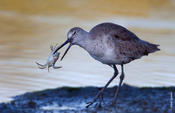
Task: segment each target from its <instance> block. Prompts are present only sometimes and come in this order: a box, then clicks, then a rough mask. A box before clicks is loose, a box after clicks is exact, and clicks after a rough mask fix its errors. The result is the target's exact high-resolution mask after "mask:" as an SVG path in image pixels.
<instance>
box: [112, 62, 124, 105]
mask: <svg viewBox="0 0 175 113" xmlns="http://www.w3.org/2000/svg"><path fill="white" fill-rule="evenodd" d="M121 71H122V73H121V75H120V82H119V86H118V88H117V90H116V92H115V95H114V99H113V103H112V105H115V104H116V101H117V97H118V93H119V90H120V87H121V85H122V82H123V79H124V69H123V64H122V65H121Z"/></svg>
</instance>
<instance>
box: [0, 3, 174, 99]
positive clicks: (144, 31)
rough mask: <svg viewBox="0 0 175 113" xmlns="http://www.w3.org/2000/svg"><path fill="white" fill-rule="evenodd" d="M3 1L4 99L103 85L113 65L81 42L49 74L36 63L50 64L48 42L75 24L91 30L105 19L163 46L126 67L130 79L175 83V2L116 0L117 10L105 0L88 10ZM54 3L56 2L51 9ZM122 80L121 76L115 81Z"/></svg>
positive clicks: (0, 63) (0, 56)
mask: <svg viewBox="0 0 175 113" xmlns="http://www.w3.org/2000/svg"><path fill="white" fill-rule="evenodd" d="M0 2H1V3H0V4H1V5H0V6H1V8H0V51H1V53H0V70H1V71H0V89H1V90H0V94H1V97H0V101H7V100H9V99H10V98H9V97H10V96H14V95H17V94H21V93H24V92H27V91H35V90H41V89H45V88H55V87H61V86H91V85H93V86H104V84H105V83H106V81H108V80H109V78H110V77H111V76H112V74H113V69H112V68H110V67H109V66H105V65H102V64H101V63H99V62H98V61H95V60H94V59H92V58H91V57H90V56H89V55H88V53H87V52H86V51H84V50H82V49H81V48H79V47H77V46H74V47H72V48H71V50H70V51H69V53H68V54H67V55H66V57H65V59H64V60H63V61H62V62H58V63H59V64H58V65H62V66H63V68H61V69H59V70H53V69H51V70H50V73H48V72H47V70H40V69H38V68H37V66H36V64H35V61H38V62H40V63H45V60H46V59H47V57H48V54H49V53H50V48H49V46H50V45H53V44H56V43H58V44H61V43H62V42H64V41H65V40H66V34H67V31H68V30H69V29H70V28H72V27H74V26H79V27H82V28H84V29H85V30H87V31H88V30H90V29H91V28H92V27H93V26H94V25H96V24H98V23H101V22H104V21H110V22H114V23H118V24H121V25H123V26H125V27H128V28H129V29H130V30H132V31H134V32H135V33H136V34H137V35H138V36H139V37H141V38H142V39H144V40H147V41H150V42H153V43H157V44H160V45H161V46H160V49H161V51H160V52H157V53H155V54H151V55H149V57H143V58H142V59H141V60H137V61H134V62H132V63H130V64H128V65H126V69H125V70H126V78H125V80H124V82H125V83H127V84H130V85H134V86H138V87H143V86H148V87H150V86H151V87H152V86H153V87H156V86H174V85H175V84H174V83H175V79H174V77H175V75H174V74H175V70H174V64H175V45H174V44H175V38H174V37H175V27H174V20H175V15H173V14H174V13H173V12H172V11H171V10H170V9H174V8H175V5H174V4H173V3H172V4H170V1H168V0H167V1H166V3H164V4H162V2H160V3H159V2H158V3H157V2H155V1H154V2H153V1H152V2H151V3H149V2H148V1H147V0H145V1H144V2H142V3H140V2H138V1H137V0H135V2H133V3H132V4H133V5H129V4H131V3H130V2H129V0H124V1H123V0H117V1H115V2H117V5H118V7H117V8H114V7H115V5H113V4H114V3H113V2H114V1H113V2H111V1H109V2H107V1H103V2H101V3H102V4H101V5H100V4H98V2H99V1H98V2H97V3H94V5H90V6H89V7H87V9H83V10H81V9H82V8H84V7H85V5H86V2H87V1H76V2H74V1H72V0H69V1H59V3H57V2H58V1H57V0H55V1H52V2H49V1H48V3H45V2H42V4H40V3H41V2H39V1H36V2H35V3H32V2H30V1H27V2H25V3H24V2H23V1H22V0H17V1H15V4H14V3H12V1H11V2H8V1H6V0H1V1H0ZM88 2H93V1H92V0H88ZM128 2H129V3H128ZM164 2H165V1H164ZM17 3H19V4H20V3H22V4H23V3H24V5H22V6H19V5H18V4H17ZM137 3H140V4H137ZM51 4H52V5H53V4H55V5H54V6H53V7H51V6H52V5H51ZM63 4H64V5H63ZM126 4H127V5H126ZM134 4H135V5H134ZM150 4H151V5H150ZM35 5H36V6H35ZM45 5H46V6H45ZM47 5H48V6H47ZM111 5H112V6H111ZM29 6H32V7H33V9H32V8H31V7H29ZM39 6H40V7H39ZM119 6H120V7H121V6H122V7H124V8H123V9H122V8H120V7H119ZM168 6H169V7H168ZM110 7H113V8H110ZM21 9H23V10H21ZM124 9H125V10H124ZM94 10H95V11H94ZM159 10H163V11H162V12H159ZM165 11H167V12H166V13H165ZM65 48H66V47H65ZM65 48H64V49H65ZM64 49H63V50H61V53H63V51H64ZM80 53H81V54H80ZM119 68H120V67H119ZM117 83H118V79H116V80H114V82H113V83H112V84H111V85H116V84H117Z"/></svg>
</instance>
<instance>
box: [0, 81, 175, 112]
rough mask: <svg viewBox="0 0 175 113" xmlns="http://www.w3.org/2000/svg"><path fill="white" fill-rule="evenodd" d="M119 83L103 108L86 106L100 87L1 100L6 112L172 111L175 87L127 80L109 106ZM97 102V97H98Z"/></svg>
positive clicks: (26, 94) (45, 92)
mask: <svg viewBox="0 0 175 113" xmlns="http://www.w3.org/2000/svg"><path fill="white" fill-rule="evenodd" d="M116 88H117V86H114V87H112V88H107V89H106V90H105V92H104V96H103V97H104V102H103V103H102V106H101V108H97V107H96V104H94V105H93V106H91V107H90V108H86V105H87V104H86V103H87V102H89V101H92V99H93V98H94V97H95V95H96V93H97V92H98V91H99V89H100V88H97V87H78V88H74V87H62V88H56V89H47V90H42V91H37V92H30V93H25V94H22V95H19V96H16V97H14V100H13V101H11V102H9V103H1V104H0V109H1V111H4V112H11V111H13V112H16V113H20V112H49V113H50V112H55V111H56V112H84V113H89V112H97V111H98V113H99V112H100V113H105V112H113V113H116V112H117V113H148V112H150V113H155V112H157V113H162V112H171V110H172V109H175V108H172V107H173V106H171V107H170V104H172V103H174V102H175V101H174V100H173V101H172V98H174V97H173V95H172V94H173V92H174V89H175V88H174V87H167V88H165V87H161V88H137V87H133V86H129V85H126V84H124V85H123V86H122V88H121V91H120V93H119V97H118V100H117V104H116V105H115V106H110V105H111V103H112V100H113V96H114V92H115V90H116ZM97 102H98V101H97Z"/></svg>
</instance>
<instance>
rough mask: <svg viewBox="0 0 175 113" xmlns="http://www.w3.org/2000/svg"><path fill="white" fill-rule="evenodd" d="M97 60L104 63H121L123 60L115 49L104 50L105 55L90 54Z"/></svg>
mask: <svg viewBox="0 0 175 113" xmlns="http://www.w3.org/2000/svg"><path fill="white" fill-rule="evenodd" d="M90 55H91V56H92V57H93V58H94V59H95V60H98V61H100V62H102V63H103V64H121V61H120V60H118V59H117V58H116V57H115V53H114V51H113V50H106V51H104V55H103V56H96V55H92V54H90Z"/></svg>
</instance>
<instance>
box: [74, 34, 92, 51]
mask: <svg viewBox="0 0 175 113" xmlns="http://www.w3.org/2000/svg"><path fill="white" fill-rule="evenodd" d="M82 39H83V40H81V41H79V43H78V44H77V45H79V46H80V47H82V48H83V49H85V50H87V51H88V48H89V46H90V45H91V43H92V42H93V40H92V39H91V37H90V36H89V33H88V32H87V33H86V34H84V35H83V38H82Z"/></svg>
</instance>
